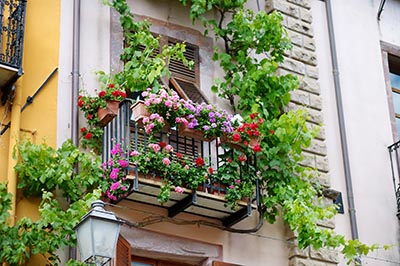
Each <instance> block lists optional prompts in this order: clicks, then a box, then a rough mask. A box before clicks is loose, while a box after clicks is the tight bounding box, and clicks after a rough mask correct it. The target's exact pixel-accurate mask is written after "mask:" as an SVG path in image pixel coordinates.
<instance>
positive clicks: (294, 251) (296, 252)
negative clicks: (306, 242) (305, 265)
mask: <svg viewBox="0 0 400 266" xmlns="http://www.w3.org/2000/svg"><path fill="white" fill-rule="evenodd" d="M309 253H310V249H309V248H304V249H300V248H299V247H298V246H297V245H294V244H292V245H291V246H290V247H289V259H290V258H293V257H301V258H308V256H309Z"/></svg>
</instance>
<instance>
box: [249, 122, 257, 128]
mask: <svg viewBox="0 0 400 266" xmlns="http://www.w3.org/2000/svg"><path fill="white" fill-rule="evenodd" d="M250 127H251V129H254V130H256V129H257V128H258V125H257V124H256V123H254V122H253V123H251V125H250Z"/></svg>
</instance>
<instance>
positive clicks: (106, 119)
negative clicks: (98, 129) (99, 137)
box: [97, 101, 120, 127]
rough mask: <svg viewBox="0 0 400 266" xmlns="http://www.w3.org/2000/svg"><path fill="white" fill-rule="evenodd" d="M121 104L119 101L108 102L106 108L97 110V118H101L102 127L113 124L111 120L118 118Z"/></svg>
mask: <svg viewBox="0 0 400 266" xmlns="http://www.w3.org/2000/svg"><path fill="white" fill-rule="evenodd" d="M119 103H120V102H119V101H107V107H106V108H99V109H98V110H97V116H98V117H99V121H100V126H102V127H104V126H106V125H107V124H108V123H110V122H111V120H113V119H114V117H116V116H117V114H118V109H119Z"/></svg>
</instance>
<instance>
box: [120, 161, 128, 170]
mask: <svg viewBox="0 0 400 266" xmlns="http://www.w3.org/2000/svg"><path fill="white" fill-rule="evenodd" d="M118 164H119V166H121V167H122V168H125V167H127V166H128V165H129V162H128V161H125V160H118Z"/></svg>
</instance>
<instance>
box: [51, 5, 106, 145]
mask: <svg viewBox="0 0 400 266" xmlns="http://www.w3.org/2000/svg"><path fill="white" fill-rule="evenodd" d="M73 3H74V1H71V0H61V18H60V20H61V21H60V32H61V33H60V34H61V36H60V50H59V57H60V59H59V67H60V68H59V80H58V86H59V90H58V99H59V101H58V105H57V108H58V113H59V114H60V115H59V116H58V121H57V122H58V123H57V145H58V146H60V145H61V144H62V143H63V142H64V141H65V140H66V139H68V138H71V124H70V123H71V101H72V100H71V97H72V44H73V31H72V29H73ZM80 3H81V4H80V13H81V15H80V23H81V29H80V56H79V60H80V64H79V68H80V69H79V89H80V90H85V91H87V92H88V93H94V92H95V90H96V88H97V89H98V88H99V83H98V81H97V78H96V74H95V72H96V71H99V70H103V71H105V72H106V73H107V72H109V71H110V9H109V8H108V7H106V6H104V5H103V4H102V2H101V1H99V0H85V1H80ZM72 104H74V103H72ZM81 121H83V118H81Z"/></svg>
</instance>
